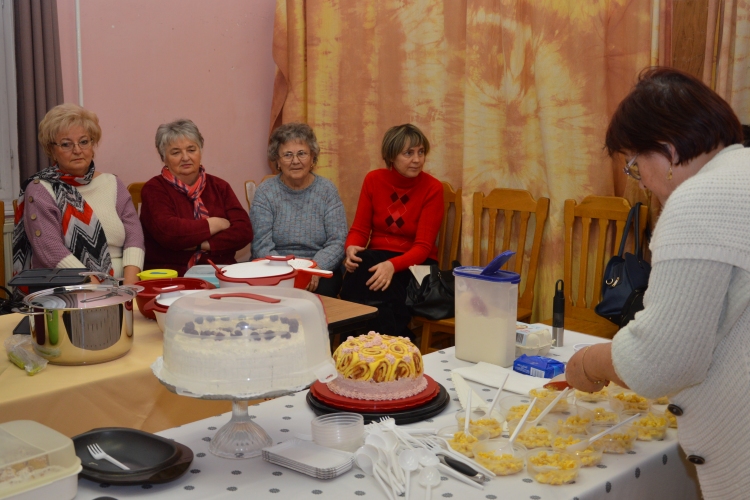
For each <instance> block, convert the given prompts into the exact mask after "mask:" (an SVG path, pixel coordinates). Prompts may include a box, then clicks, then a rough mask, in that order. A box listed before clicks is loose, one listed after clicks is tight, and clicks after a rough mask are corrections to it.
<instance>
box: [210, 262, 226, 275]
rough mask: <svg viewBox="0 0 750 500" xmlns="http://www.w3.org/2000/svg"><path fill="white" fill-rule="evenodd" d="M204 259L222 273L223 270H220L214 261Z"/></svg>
mask: <svg viewBox="0 0 750 500" xmlns="http://www.w3.org/2000/svg"><path fill="white" fill-rule="evenodd" d="M206 260H207V261H208V263H209V264H211V265H212V266H213V268H214V269H216V272H217V273H219V274H223V271H222V270H221V268H219V266H217V265H216V264H214V262H213V261H212V260H211V259H206Z"/></svg>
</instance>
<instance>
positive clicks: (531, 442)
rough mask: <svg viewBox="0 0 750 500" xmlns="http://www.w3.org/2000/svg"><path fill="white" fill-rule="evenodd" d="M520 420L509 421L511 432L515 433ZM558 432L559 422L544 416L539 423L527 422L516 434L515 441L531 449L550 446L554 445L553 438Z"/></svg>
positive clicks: (509, 430)
mask: <svg viewBox="0 0 750 500" xmlns="http://www.w3.org/2000/svg"><path fill="white" fill-rule="evenodd" d="M519 421H520V419H515V420H510V421H508V432H510V434H513V431H515V430H516V427H517V426H518V422H519ZM556 434H557V423H556V422H555V421H554V420H552V419H550V418H544V419H542V421H541V422H539V423H537V424H535V423H533V422H526V423H525V424H524V426H523V429H521V432H519V433H518V436H516V441H515V442H516V443H518V444H522V445H523V446H525V447H526V448H527V449H529V450H532V449H534V448H549V447H550V446H552V440H553V439H554V438H555V436H556Z"/></svg>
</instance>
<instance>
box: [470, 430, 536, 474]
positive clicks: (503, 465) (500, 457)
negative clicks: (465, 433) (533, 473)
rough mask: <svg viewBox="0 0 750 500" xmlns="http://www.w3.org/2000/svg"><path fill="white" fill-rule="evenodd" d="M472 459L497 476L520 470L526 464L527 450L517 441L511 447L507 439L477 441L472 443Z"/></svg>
mask: <svg viewBox="0 0 750 500" xmlns="http://www.w3.org/2000/svg"><path fill="white" fill-rule="evenodd" d="M473 452H474V460H476V462H477V463H478V464H479V465H481V466H483V467H486V468H488V469H489V470H491V471H492V472H494V473H495V474H497V475H498V476H510V475H512V474H517V473H519V472H521V471H522V470H523V469H524V467H525V465H526V454H527V453H528V450H527V449H526V447H525V446H523V445H521V444H519V443H513V447H512V448H511V447H510V445H509V444H508V440H507V439H493V440H490V441H479V442H478V443H476V444H475V445H474V449H473Z"/></svg>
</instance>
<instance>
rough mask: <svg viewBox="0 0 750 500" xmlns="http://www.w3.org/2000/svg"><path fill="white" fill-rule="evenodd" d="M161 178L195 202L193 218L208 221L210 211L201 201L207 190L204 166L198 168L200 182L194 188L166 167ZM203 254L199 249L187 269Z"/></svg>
mask: <svg viewBox="0 0 750 500" xmlns="http://www.w3.org/2000/svg"><path fill="white" fill-rule="evenodd" d="M161 176H162V177H164V179H166V180H167V182H169V183H170V184H171V185H172V187H174V188H175V189H176V190H177V191H179V192H181V193H183V194H184V195H185V196H187V197H188V199H189V200H190V201H192V202H193V217H195V218H196V219H208V210H207V209H206V206H205V205H204V204H203V200H201V195H202V194H203V190H204V189H205V188H206V169H204V168H203V165H201V166H200V167H199V168H198V180H197V181H196V182H195V183H194V184H193V185H192V186H188V185H187V184H185V183H184V182H182V181H181V180H180V179H177V178H176V177H175V176H174V175H172V172H170V171H169V168H167V166H166V165H165V166H164V167H162V169H161ZM203 253H204V252H203V250H201V249H200V247H199V248H198V250H196V252H195V253H194V254H193V256H192V257H190V261H189V262H188V265H187V268H188V269H190V268H191V267H193V266H194V265H195V263H196V262H198V259H200V257H201V255H202V254H203Z"/></svg>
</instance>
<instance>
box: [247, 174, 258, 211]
mask: <svg viewBox="0 0 750 500" xmlns="http://www.w3.org/2000/svg"><path fill="white" fill-rule="evenodd" d="M256 189H258V186H257V185H256V184H255V181H245V198H247V209H248V210H250V207H251V206H252V205H253V199H254V198H255V190H256Z"/></svg>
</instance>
